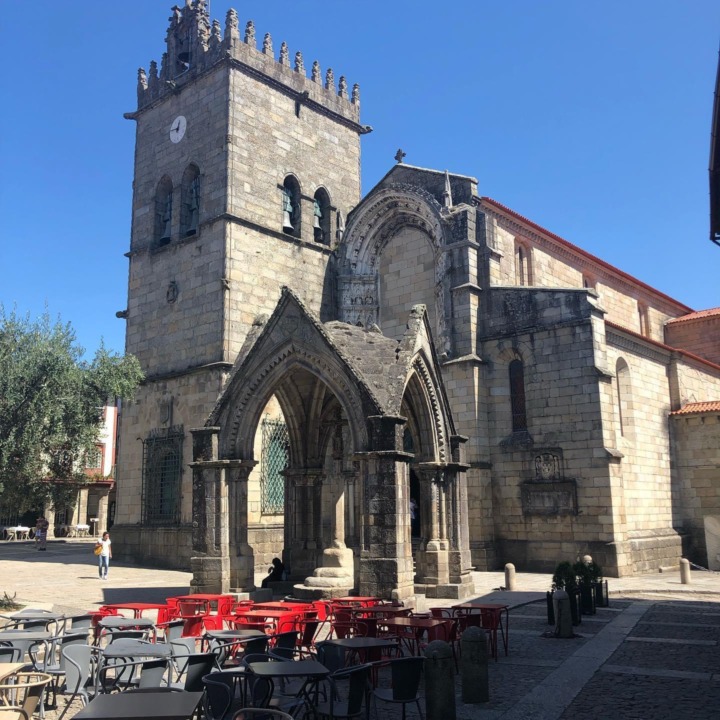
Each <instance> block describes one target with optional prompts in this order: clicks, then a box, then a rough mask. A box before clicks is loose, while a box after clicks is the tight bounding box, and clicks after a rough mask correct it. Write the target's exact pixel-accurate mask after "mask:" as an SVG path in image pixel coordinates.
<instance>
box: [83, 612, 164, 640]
mask: <svg viewBox="0 0 720 720" xmlns="http://www.w3.org/2000/svg"><path fill="white" fill-rule="evenodd" d="M103 630H151V631H152V635H153V638H154V637H155V623H154V622H153V621H152V620H151V619H150V618H143V617H139V618H126V617H122V616H120V615H106V616H105V617H103V618H100V620H98V624H97V629H96V635H97V641H98V642H99V639H100V633H102V631H103Z"/></svg>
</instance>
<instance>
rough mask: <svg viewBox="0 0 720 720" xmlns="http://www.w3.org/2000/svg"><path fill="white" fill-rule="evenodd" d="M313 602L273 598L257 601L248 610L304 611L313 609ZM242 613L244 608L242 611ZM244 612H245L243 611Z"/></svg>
mask: <svg viewBox="0 0 720 720" xmlns="http://www.w3.org/2000/svg"><path fill="white" fill-rule="evenodd" d="M312 609H313V604H312V603H306V602H293V601H289V602H285V601H284V600H271V601H269V602H263V603H255V604H254V605H253V606H252V607H251V608H248V612H254V611H255V610H285V611H293V610H299V611H300V612H304V611H305V610H312ZM240 612H241V613H242V610H241V611H240ZM242 614H244V613H242Z"/></svg>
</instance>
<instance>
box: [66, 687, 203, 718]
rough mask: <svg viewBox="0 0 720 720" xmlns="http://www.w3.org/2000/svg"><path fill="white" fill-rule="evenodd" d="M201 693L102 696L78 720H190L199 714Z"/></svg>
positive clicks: (82, 712)
mask: <svg viewBox="0 0 720 720" xmlns="http://www.w3.org/2000/svg"><path fill="white" fill-rule="evenodd" d="M202 696H203V694H202V693H201V692H132V691H128V692H124V693H116V694H114V695H98V696H97V697H95V698H94V699H93V700H91V701H90V703H89V704H88V705H86V706H85V707H84V708H83V709H82V710H81V711H80V712H79V713H78V714H77V715H75V718H77V720H142V719H143V718H157V720H188V718H190V717H192V715H193V714H194V713H195V710H197V707H198V705H199V704H200V701H201V700H202Z"/></svg>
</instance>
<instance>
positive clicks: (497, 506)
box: [113, 0, 720, 599]
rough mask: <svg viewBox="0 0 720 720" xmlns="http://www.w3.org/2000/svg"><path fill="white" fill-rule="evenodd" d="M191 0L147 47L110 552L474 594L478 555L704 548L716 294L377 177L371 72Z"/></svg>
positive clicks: (714, 410)
mask: <svg viewBox="0 0 720 720" xmlns="http://www.w3.org/2000/svg"><path fill="white" fill-rule="evenodd" d="M206 5H207V3H206V2H205V1H204V0H186V3H185V4H184V6H183V7H181V8H177V7H176V8H173V10H172V16H171V18H170V26H169V28H168V31H167V37H166V42H167V50H166V52H165V53H164V54H163V57H162V62H161V64H160V66H159V67H158V65H157V64H156V63H155V62H152V63H150V66H149V69H148V71H147V72H146V71H145V70H144V69H140V71H139V74H138V107H137V110H135V111H134V112H131V113H128V114H127V115H126V117H127V118H128V119H131V120H134V121H135V123H136V128H137V134H136V151H135V168H134V183H133V205H132V232H131V243H130V252H129V253H128V258H129V282H128V305H127V308H126V309H125V310H123V311H122V312H120V313H118V315H120V316H121V317H124V318H125V319H126V322H127V345H126V349H127V351H128V352H130V353H133V354H135V355H136V356H137V357H138V358H139V360H140V362H141V363H142V366H143V368H144V370H145V373H146V381H145V383H144V384H143V386H142V387H141V389H140V391H139V392H138V394H137V396H136V399H135V401H134V402H133V403H131V404H129V405H127V406H125V407H124V408H123V412H122V418H121V435H120V437H121V440H120V447H119V457H118V476H117V505H116V511H115V525H114V527H113V536H114V540H115V547H116V548H117V552H116V555H117V556H118V557H123V559H126V560H136V561H142V562H147V563H157V564H162V565H165V566H170V567H177V568H183V569H187V568H191V569H192V572H193V587H194V588H195V589H196V590H197V591H220V590H222V591H230V590H232V591H237V592H248V591H251V590H252V589H253V588H254V587H255V583H256V577H260V576H262V575H264V574H265V572H266V568H267V566H268V564H269V562H270V560H271V559H272V558H273V557H276V556H277V557H281V558H282V560H283V562H284V564H285V567H286V571H287V574H288V577H289V580H290V581H292V582H293V583H294V585H295V588H294V592H295V594H297V595H298V596H302V597H320V596H333V595H336V596H337V595H338V594H343V595H344V594H347V593H348V592H350V591H357V592H359V593H361V594H381V595H385V596H392V597H396V598H399V599H407V598H410V597H412V595H414V594H415V593H417V592H422V593H426V594H427V595H428V596H431V597H452V598H455V597H457V598H461V597H466V596H468V595H469V594H470V593H471V592H472V583H471V577H470V571H471V570H472V569H473V568H474V569H477V570H492V569H496V568H498V567H501V566H502V565H503V564H504V563H505V562H514V563H515V565H516V566H517V567H518V569H519V570H523V571H526V570H537V571H551V570H552V569H553V568H554V566H555V565H556V563H557V562H559V561H561V560H566V559H570V560H573V559H574V558H576V557H577V556H578V555H582V554H585V553H590V554H592V555H593V557H594V558H595V559H596V560H597V561H598V562H599V563H600V564H601V565H602V566H603V567H604V569H605V571H606V573H607V574H609V575H627V574H632V573H636V572H641V571H646V570H652V569H657V568H659V567H662V566H669V565H676V564H677V562H678V558H679V557H680V556H681V555H683V554H686V555H688V556H689V557H691V558H693V559H696V560H697V561H698V562H701V563H705V562H706V561H707V557H706V546H705V535H704V529H703V522H704V517H705V516H706V515H712V514H713V513H716V514H718V513H720V497H719V492H720V479H719V477H718V468H719V466H720V459H719V453H720V451H718V446H719V445H720V443H719V442H718V440H719V439H720V434H719V433H718V428H719V427H720V426H719V425H718V422H719V418H720V308H717V309H714V310H705V311H700V312H694V311H693V310H692V309H691V308H689V307H687V306H686V305H684V304H683V303H681V302H679V301H677V300H674V299H673V298H671V297H668V296H667V295H665V294H663V293H661V292H659V291H658V290H655V289H654V288H652V287H650V286H648V285H646V284H645V283H643V282H642V281H640V280H637V279H635V278H633V277H631V276H630V275H628V274H626V273H624V272H622V271H621V270H619V269H617V268H615V267H613V266H612V265H609V264H608V263H606V262H604V261H603V260H601V259H599V258H597V257H594V256H593V255H590V254H589V253H587V252H585V251H583V250H582V249H581V248H579V247H577V246H575V245H573V244H571V243H570V242H568V241H567V240H564V239H562V238H560V237H558V236H557V235H555V234H553V233H552V232H550V231H548V230H545V229H544V228H542V227H539V226H538V225H536V224H535V223H533V222H532V221H531V220H529V219H527V218H525V217H523V216H522V215H521V214H519V213H518V212H516V211H514V210H511V209H510V208H508V207H505V206H504V205H503V204H501V203H500V202H497V201H496V200H492V199H490V198H487V197H481V196H480V195H479V194H478V187H477V180H475V179H474V178H473V177H470V176H466V175H458V174H455V173H448V172H445V171H439V170H432V169H426V168H420V167H413V166H411V165H408V164H406V163H405V162H403V154H402V152H398V156H397V158H396V160H397V164H395V165H394V166H392V167H391V168H390V169H389V171H388V172H387V174H386V175H385V177H383V178H382V180H381V181H380V182H379V183H378V184H377V185H376V186H375V187H374V188H373V189H372V190H371V191H370V192H369V193H368V194H367V195H366V196H365V197H364V198H363V197H362V196H361V187H360V141H361V138H362V136H363V135H364V134H366V133H367V132H369V131H370V128H369V127H368V126H367V125H363V124H362V122H361V120H360V93H359V88H358V86H357V85H353V86H350V85H349V83H348V81H347V80H346V79H345V78H344V77H339V78H335V77H334V76H333V72H332V70H330V69H326V70H325V72H323V71H322V70H321V68H320V66H319V64H318V63H317V62H313V63H312V64H311V65H309V64H308V65H309V67H306V65H305V60H304V59H303V56H302V54H301V53H300V52H296V53H293V54H291V53H290V51H289V49H288V47H287V45H286V44H285V43H283V44H282V45H281V46H280V47H279V48H278V47H274V46H273V40H272V38H271V36H270V35H269V34H266V35H264V37H263V38H260V37H256V33H255V28H254V25H253V23H252V22H248V23H247V24H246V25H245V24H243V25H244V27H243V29H242V30H241V23H239V21H238V16H237V14H236V13H235V11H233V10H231V11H229V12H228V13H227V17H226V18H225V23H224V26H221V24H220V23H219V22H218V21H217V20H213V21H211V19H210V17H209V15H208V11H207V7H206Z"/></svg>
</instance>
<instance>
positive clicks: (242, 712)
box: [232, 708, 295, 720]
mask: <svg viewBox="0 0 720 720" xmlns="http://www.w3.org/2000/svg"><path fill="white" fill-rule="evenodd" d="M232 720H295V719H294V718H293V716H292V715H288V714H287V713H285V712H283V711H282V710H274V709H271V708H240V709H239V710H238V711H237V712H236V713H235V715H234V716H233V717H232Z"/></svg>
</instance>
